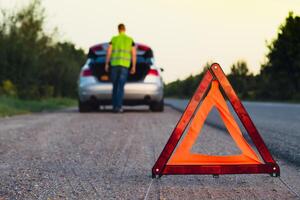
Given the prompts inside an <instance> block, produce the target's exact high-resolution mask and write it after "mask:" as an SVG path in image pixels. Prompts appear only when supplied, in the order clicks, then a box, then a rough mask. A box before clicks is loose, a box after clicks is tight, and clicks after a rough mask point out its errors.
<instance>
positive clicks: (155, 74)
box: [147, 69, 159, 76]
mask: <svg viewBox="0 0 300 200" xmlns="http://www.w3.org/2000/svg"><path fill="white" fill-rule="evenodd" d="M147 75H153V76H158V75H159V74H158V71H157V70H156V69H150V70H149V71H148V74H147Z"/></svg>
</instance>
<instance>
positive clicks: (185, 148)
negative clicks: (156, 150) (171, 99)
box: [152, 63, 280, 177]
mask: <svg viewBox="0 0 300 200" xmlns="http://www.w3.org/2000/svg"><path fill="white" fill-rule="evenodd" d="M210 85H211V87H209V86H210ZM219 87H222V88H223V90H224V92H225V94H226V96H227V97H228V99H229V101H230V103H231V105H232V107H233V109H234V110H235V112H236V114H237V115H238V117H239V119H240V120H241V122H242V124H243V125H244V127H245V129H246V131H247V133H248V134H249V136H250V138H251V139H252V141H253V144H254V145H255V147H256V148H257V150H258V152H259V154H260V156H261V158H262V159H263V160H261V159H260V158H259V156H258V155H257V154H256V153H255V151H254V150H253V149H252V148H251V146H250V145H249V144H248V143H247V141H246V140H245V138H244V137H243V135H242V133H241V131H240V129H239V126H238V125H237V123H236V121H235V119H234V118H233V116H232V114H231V113H230V111H229V109H228V106H227V104H226V101H225V99H224V98H223V95H222V94H221V92H220V90H219ZM207 91H208V93H207V95H206V96H205V98H204V94H206V92H207ZM198 106H199V109H197V108H198ZM213 107H216V108H217V110H218V112H219V113H220V116H221V118H222V120H223V122H224V124H225V126H226V128H227V130H228V132H229V133H230V135H231V137H232V138H233V140H234V141H235V143H236V145H237V146H238V147H239V149H240V150H241V152H242V153H241V154H240V155H230V156H211V155H205V154H195V153H191V152H190V151H191V149H192V146H193V144H194V143H195V141H196V139H197V137H198V135H199V132H200V130H201V129H202V126H203V124H204V122H205V120H206V118H207V116H208V114H209V112H210V111H211V109H212V108H213ZM188 124H190V126H189V127H188ZM187 127H188V129H187ZM186 129H187V133H186V135H185V137H184V138H183V139H182V142H181V143H180V144H179V145H178V143H179V141H180V139H181V137H182V135H183V134H184V132H185V130H186ZM176 147H177V148H176ZM256 173H267V174H271V175H272V176H279V175H280V169H279V166H278V165H277V163H276V162H275V160H274V159H273V157H272V155H271V154H270V152H269V150H268V148H267V147H266V145H265V143H264V141H263V140H262V138H261V136H260V135H259V133H258V131H257V129H256V127H255V126H254V124H253V122H252V120H251V118H250V116H249V115H248V113H247V111H246V110H245V108H244V106H243V105H242V103H241V101H240V100H239V98H238V97H237V95H236V93H235V92H234V90H233V88H232V87H231V85H230V83H229V81H228V80H227V78H226V76H225V74H224V72H223V71H222V69H221V67H220V66H219V64H216V63H215V64H213V65H212V66H211V67H210V69H209V70H208V71H207V72H206V74H205V75H204V77H203V79H202V81H201V83H200V85H199V87H198V88H197V90H196V92H195V94H194V96H193V97H192V99H191V100H190V102H189V104H188V106H187V108H186V110H185V111H184V113H183V114H182V116H181V118H180V120H179V122H178V123H177V125H176V127H175V129H174V130H173V133H172V135H171V137H170V138H169V140H168V142H167V144H166V146H165V147H164V149H163V151H162V152H161V154H160V156H159V158H158V160H157V161H156V163H155V165H154V166H153V169H152V176H153V177H156V176H162V175H167V174H213V175H219V174H256Z"/></svg>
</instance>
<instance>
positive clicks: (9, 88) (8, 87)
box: [1, 80, 17, 96]
mask: <svg viewBox="0 0 300 200" xmlns="http://www.w3.org/2000/svg"><path fill="white" fill-rule="evenodd" d="M1 93H2V94H4V95H7V96H16V94H17V90H16V87H15V85H14V84H13V83H12V82H11V81H10V80H5V81H3V82H2V86H1Z"/></svg>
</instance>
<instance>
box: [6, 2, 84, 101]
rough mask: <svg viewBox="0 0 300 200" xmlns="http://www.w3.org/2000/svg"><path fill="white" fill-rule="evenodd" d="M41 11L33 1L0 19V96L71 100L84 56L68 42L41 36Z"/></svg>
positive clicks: (52, 35) (54, 34)
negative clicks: (67, 98)
mask: <svg viewBox="0 0 300 200" xmlns="http://www.w3.org/2000/svg"><path fill="white" fill-rule="evenodd" d="M44 22H45V15H44V10H43V8H42V7H41V3H40V1H39V0H35V1H33V2H32V3H30V4H29V5H28V6H26V7H25V8H23V9H21V10H19V11H18V12H16V13H11V12H8V11H5V10H2V12H1V16H0V95H10V96H16V97H19V98H29V99H40V98H48V97H75V96H76V95H77V91H76V88H77V87H76V80H77V78H78V75H79V71H80V68H81V66H82V65H83V64H84V61H85V58H86V55H85V53H84V51H83V50H82V49H77V48H76V47H75V46H74V44H73V43H71V42H60V41H56V39H55V38H56V32H55V31H53V33H50V34H49V33H45V32H44V30H43V28H44V27H43V26H44Z"/></svg>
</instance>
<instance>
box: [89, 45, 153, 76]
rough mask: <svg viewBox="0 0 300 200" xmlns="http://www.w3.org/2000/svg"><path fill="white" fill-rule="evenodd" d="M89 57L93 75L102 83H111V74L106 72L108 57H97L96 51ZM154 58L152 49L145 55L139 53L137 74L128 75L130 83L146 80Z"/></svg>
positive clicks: (90, 53)
mask: <svg viewBox="0 0 300 200" xmlns="http://www.w3.org/2000/svg"><path fill="white" fill-rule="evenodd" d="M88 57H89V58H91V59H92V62H91V63H90V69H91V70H92V73H93V75H94V76H95V77H96V78H97V79H98V80H99V81H101V82H111V80H110V74H109V73H107V72H105V70H104V66H105V58H106V55H105V54H102V55H96V54H95V52H94V51H92V50H90V52H89V55H88ZM152 58H153V53H152V50H151V49H148V50H147V51H145V52H144V53H143V54H141V53H138V56H137V64H136V73H135V74H133V75H132V74H129V75H128V82H137V81H142V80H144V78H145V77H146V75H147V73H148V71H149V69H150V66H151V64H152Z"/></svg>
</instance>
